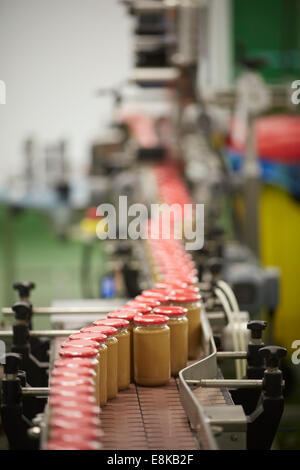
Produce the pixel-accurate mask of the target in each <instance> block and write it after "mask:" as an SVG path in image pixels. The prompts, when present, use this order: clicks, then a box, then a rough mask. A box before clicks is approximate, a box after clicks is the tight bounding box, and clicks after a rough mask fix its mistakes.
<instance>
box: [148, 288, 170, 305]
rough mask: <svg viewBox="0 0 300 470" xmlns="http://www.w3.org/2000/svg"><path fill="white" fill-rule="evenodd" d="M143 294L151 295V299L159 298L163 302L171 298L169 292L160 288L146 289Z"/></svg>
mask: <svg viewBox="0 0 300 470" xmlns="http://www.w3.org/2000/svg"><path fill="white" fill-rule="evenodd" d="M142 296H143V297H150V298H151V299H157V300H159V302H161V303H163V302H167V301H168V300H169V299H168V296H167V294H166V293H164V292H162V291H161V290H159V289H148V290H144V291H143V292H142Z"/></svg>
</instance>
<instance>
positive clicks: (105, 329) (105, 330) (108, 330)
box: [81, 324, 118, 336]
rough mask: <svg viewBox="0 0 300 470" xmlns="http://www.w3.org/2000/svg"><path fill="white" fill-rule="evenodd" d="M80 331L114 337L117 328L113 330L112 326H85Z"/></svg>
mask: <svg viewBox="0 0 300 470" xmlns="http://www.w3.org/2000/svg"><path fill="white" fill-rule="evenodd" d="M81 331H84V332H86V331H88V332H93V333H94V332H96V333H102V334H104V335H106V336H114V335H115V334H116V333H117V332H118V330H117V328H114V327H113V326H104V325H100V326H98V325H94V324H93V325H91V326H85V327H84V328H82V330H81Z"/></svg>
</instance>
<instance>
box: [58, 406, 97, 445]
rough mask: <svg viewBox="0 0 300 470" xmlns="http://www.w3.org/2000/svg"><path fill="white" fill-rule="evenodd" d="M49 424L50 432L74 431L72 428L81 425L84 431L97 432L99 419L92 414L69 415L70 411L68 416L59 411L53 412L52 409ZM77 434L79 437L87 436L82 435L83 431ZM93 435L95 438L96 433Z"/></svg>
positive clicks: (77, 427)
mask: <svg viewBox="0 0 300 470" xmlns="http://www.w3.org/2000/svg"><path fill="white" fill-rule="evenodd" d="M49 425H50V429H51V434H54V432H55V433H56V431H57V430H61V431H63V430H69V431H72V432H74V430H76V429H79V428H80V427H82V430H83V431H85V432H94V431H95V432H97V431H98V430H99V429H98V427H99V426H100V420H99V418H97V417H93V416H89V417H87V416H79V415H78V414H77V415H74V416H71V415H70V411H69V416H68V415H67V416H62V415H61V414H59V413H56V414H55V410H54V411H53V412H51V418H50V422H49ZM78 434H79V436H81V437H87V435H84V432H82V433H81V432H79V433H78ZM99 434H100V433H99ZM99 434H98V435H99ZM94 437H96V438H97V435H95V434H94Z"/></svg>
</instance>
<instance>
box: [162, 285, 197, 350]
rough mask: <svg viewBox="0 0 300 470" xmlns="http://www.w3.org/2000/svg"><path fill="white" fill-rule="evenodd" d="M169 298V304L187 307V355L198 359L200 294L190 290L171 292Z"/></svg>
mask: <svg viewBox="0 0 300 470" xmlns="http://www.w3.org/2000/svg"><path fill="white" fill-rule="evenodd" d="M169 300H170V305H174V306H178V307H184V308H186V309H187V319H188V357H189V359H198V358H199V357H200V354H201V344H200V340H201V302H200V300H201V296H200V295H199V294H197V293H191V292H180V293H178V294H177V293H174V294H172V293H171V294H170V295H169Z"/></svg>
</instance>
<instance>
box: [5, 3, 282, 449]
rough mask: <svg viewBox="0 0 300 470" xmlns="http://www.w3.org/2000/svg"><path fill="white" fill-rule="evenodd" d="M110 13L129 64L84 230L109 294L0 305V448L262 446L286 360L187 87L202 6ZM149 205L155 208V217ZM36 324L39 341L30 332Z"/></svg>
mask: <svg viewBox="0 0 300 470" xmlns="http://www.w3.org/2000/svg"><path fill="white" fill-rule="evenodd" d="M123 3H124V4H125V7H126V8H127V10H128V13H129V14H130V15H131V16H132V19H133V22H134V36H133V46H134V68H133V70H132V74H131V76H130V77H129V82H128V84H127V85H126V86H125V88H124V90H123V89H122V90H117V91H114V90H113V94H114V96H115V98H116V99H115V104H116V107H115V113H114V119H113V122H112V123H111V125H110V126H109V127H108V128H107V133H106V135H105V136H104V137H103V139H102V140H99V141H97V142H94V143H93V144H92V146H91V165H90V170H89V178H90V206H91V207H90V208H89V210H88V211H87V214H86V217H85V221H84V224H83V226H84V228H85V230H86V233H88V236H87V238H89V239H94V240H97V242H99V243H103V244H104V245H105V247H106V248H105V249H106V250H107V253H108V254H109V257H110V259H111V261H112V266H114V269H115V270H116V271H117V272H118V276H119V277H120V279H121V282H120V283H119V288H118V297H116V296H112V297H109V296H106V298H101V299H98V300H96V299H93V300H89V299H82V300H80V301H55V300H54V301H53V303H52V305H51V306H49V307H39V306H38V305H33V303H32V300H31V291H32V289H34V288H36V289H38V288H39V285H38V280H35V282H36V283H37V285H35V284H34V283H33V282H16V283H15V284H14V285H13V288H14V289H15V290H16V291H17V292H18V294H19V300H18V301H17V302H15V303H14V304H13V305H12V306H11V307H10V306H8V307H6V308H4V309H3V313H4V315H5V318H7V319H8V318H14V320H13V326H12V329H6V330H2V331H0V336H1V339H2V340H3V341H4V342H5V345H6V351H5V354H4V355H3V356H2V377H1V420H2V427H3V430H4V432H5V434H6V436H7V439H8V443H9V447H10V448H11V449H35V450H38V449H42V450H66V449H73V450H80V449H90V450H96V449H103V450H121V449H132V450H133V449H135V450H138V449H148V450H155V449H168V450H169V449H182V450H184V449H185V450H187V449H188V450H217V449H232V450H235V449H245V450H246V449H248V450H252V449H271V447H272V444H273V441H274V438H275V435H276V432H277V430H278V426H279V423H280V419H281V416H282V413H283V408H284V398H283V394H284V385H285V384H284V380H283V373H282V371H281V369H280V361H281V359H282V358H284V357H285V355H286V350H285V349H284V348H282V347H280V345H273V344H272V334H271V326H272V325H270V324H268V323H267V321H265V320H262V319H261V317H260V311H261V310H262V309H265V310H267V311H270V312H271V311H274V310H275V308H276V306H277V303H278V291H279V276H278V273H277V271H276V270H271V269H269V270H264V269H263V268H261V267H260V265H259V261H258V259H257V258H256V256H255V253H253V251H251V250H250V249H249V248H248V247H246V246H245V245H244V244H243V243H241V242H240V241H239V239H238V238H236V239H235V240H234V241H229V240H228V238H227V236H226V229H224V226H223V225H222V213H223V212H224V207H226V206H228V201H229V200H230V197H231V194H232V186H231V182H230V180H229V178H228V174H227V172H226V168H225V165H224V163H223V161H222V158H221V157H220V154H219V153H218V152H217V151H216V150H215V149H214V148H213V147H212V145H211V134H212V132H213V122H212V121H211V119H210V116H209V114H208V112H207V109H206V103H205V101H204V100H203V99H202V97H201V95H200V93H199V91H198V86H197V73H198V68H199V67H201V63H199V60H198V57H199V53H198V42H199V41H198V39H199V37H200V36H201V31H199V27H200V24H201V21H200V20H201V18H203V17H205V8H206V6H205V2H200V1H197V0H182V1H173V0H172V1H168V0H165V1H159V0H157V1H147V0H145V1H143V0H138V1H126V2H125V1H124V2H123ZM101 181H106V184H107V185H108V187H109V190H108V191H107V199H106V200H105V201H103V197H102V199H101V200H99V194H101V189H102V188H100V182H101ZM99 188H100V189H99ZM102 196H103V195H102ZM124 196H126V204H127V206H126V207H125V206H124V205H122V204H123V201H124V199H122V198H124ZM103 202H105V206H106V207H103V206H101V207H102V211H101V210H96V209H93V208H92V206H97V205H99V203H103ZM109 204H110V205H111V206H113V207H114V208H117V210H116V220H117V223H116V224H115V226H114V227H112V225H113V224H112V223H111V220H109V219H108V218H107V217H105V216H106V215H107V214H106V212H107V211H108V210H109V209H108V206H109ZM153 204H155V205H157V204H162V205H164V208H162V209H160V211H159V212H158V213H156V214H153V213H152V212H151V211H150V209H151V208H152V205H153ZM133 205H138V206H139V207H136V206H135V208H134V210H132V212H130V211H128V214H129V215H128V218H127V214H126V212H127V210H128V208H129V207H130V208H132V207H133ZM141 205H143V209H142V208H141ZM171 205H174V206H175V209H174V211H173V212H172V214H171V215H170V214H169V213H168V209H167V208H166V207H169V206H171ZM111 206H110V207H111ZM185 206H188V207H189V208H190V211H189V212H188V216H187V217H185V216H184V215H183V209H184V207H185ZM203 206H204V209H203ZM172 207H173V206H172ZM199 208H200V209H199ZM198 209H199V210H198ZM124 213H125V216H124ZM137 213H139V215H140V218H139V227H137V225H138V224H136V225H135V232H134V233H135V234H136V233H138V235H139V236H136V237H132V236H131V237H130V236H128V232H129V228H130V226H129V227H128V220H129V221H131V222H132V221H133V220H134V216H136V215H137ZM141 214H142V215H141ZM166 218H168V227H169V228H170V236H169V237H165V236H164V235H165V232H164V227H165V226H164V222H165V220H166ZM199 220H200V222H201V223H200V222H199ZM183 222H184V228H186V226H188V227H189V229H190V231H184V232H183V225H182V223H183ZM198 222H199V223H198ZM131 227H132V226H131ZM113 228H115V231H116V234H115V236H113V235H112V233H113ZM190 233H192V234H193V235H194V237H195V238H196V241H197V243H198V244H197V243H194V244H193V240H191V239H189V237H188V235H189V234H190ZM108 235H111V237H109V236H108ZM99 238H100V239H101V240H98V239H99ZM194 241H195V240H194ZM189 247H190V249H189ZM70 278H71V276H70ZM35 315H47V316H48V317H50V319H51V323H52V329H51V330H42V331H38V330H36V329H34V318H35Z"/></svg>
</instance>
